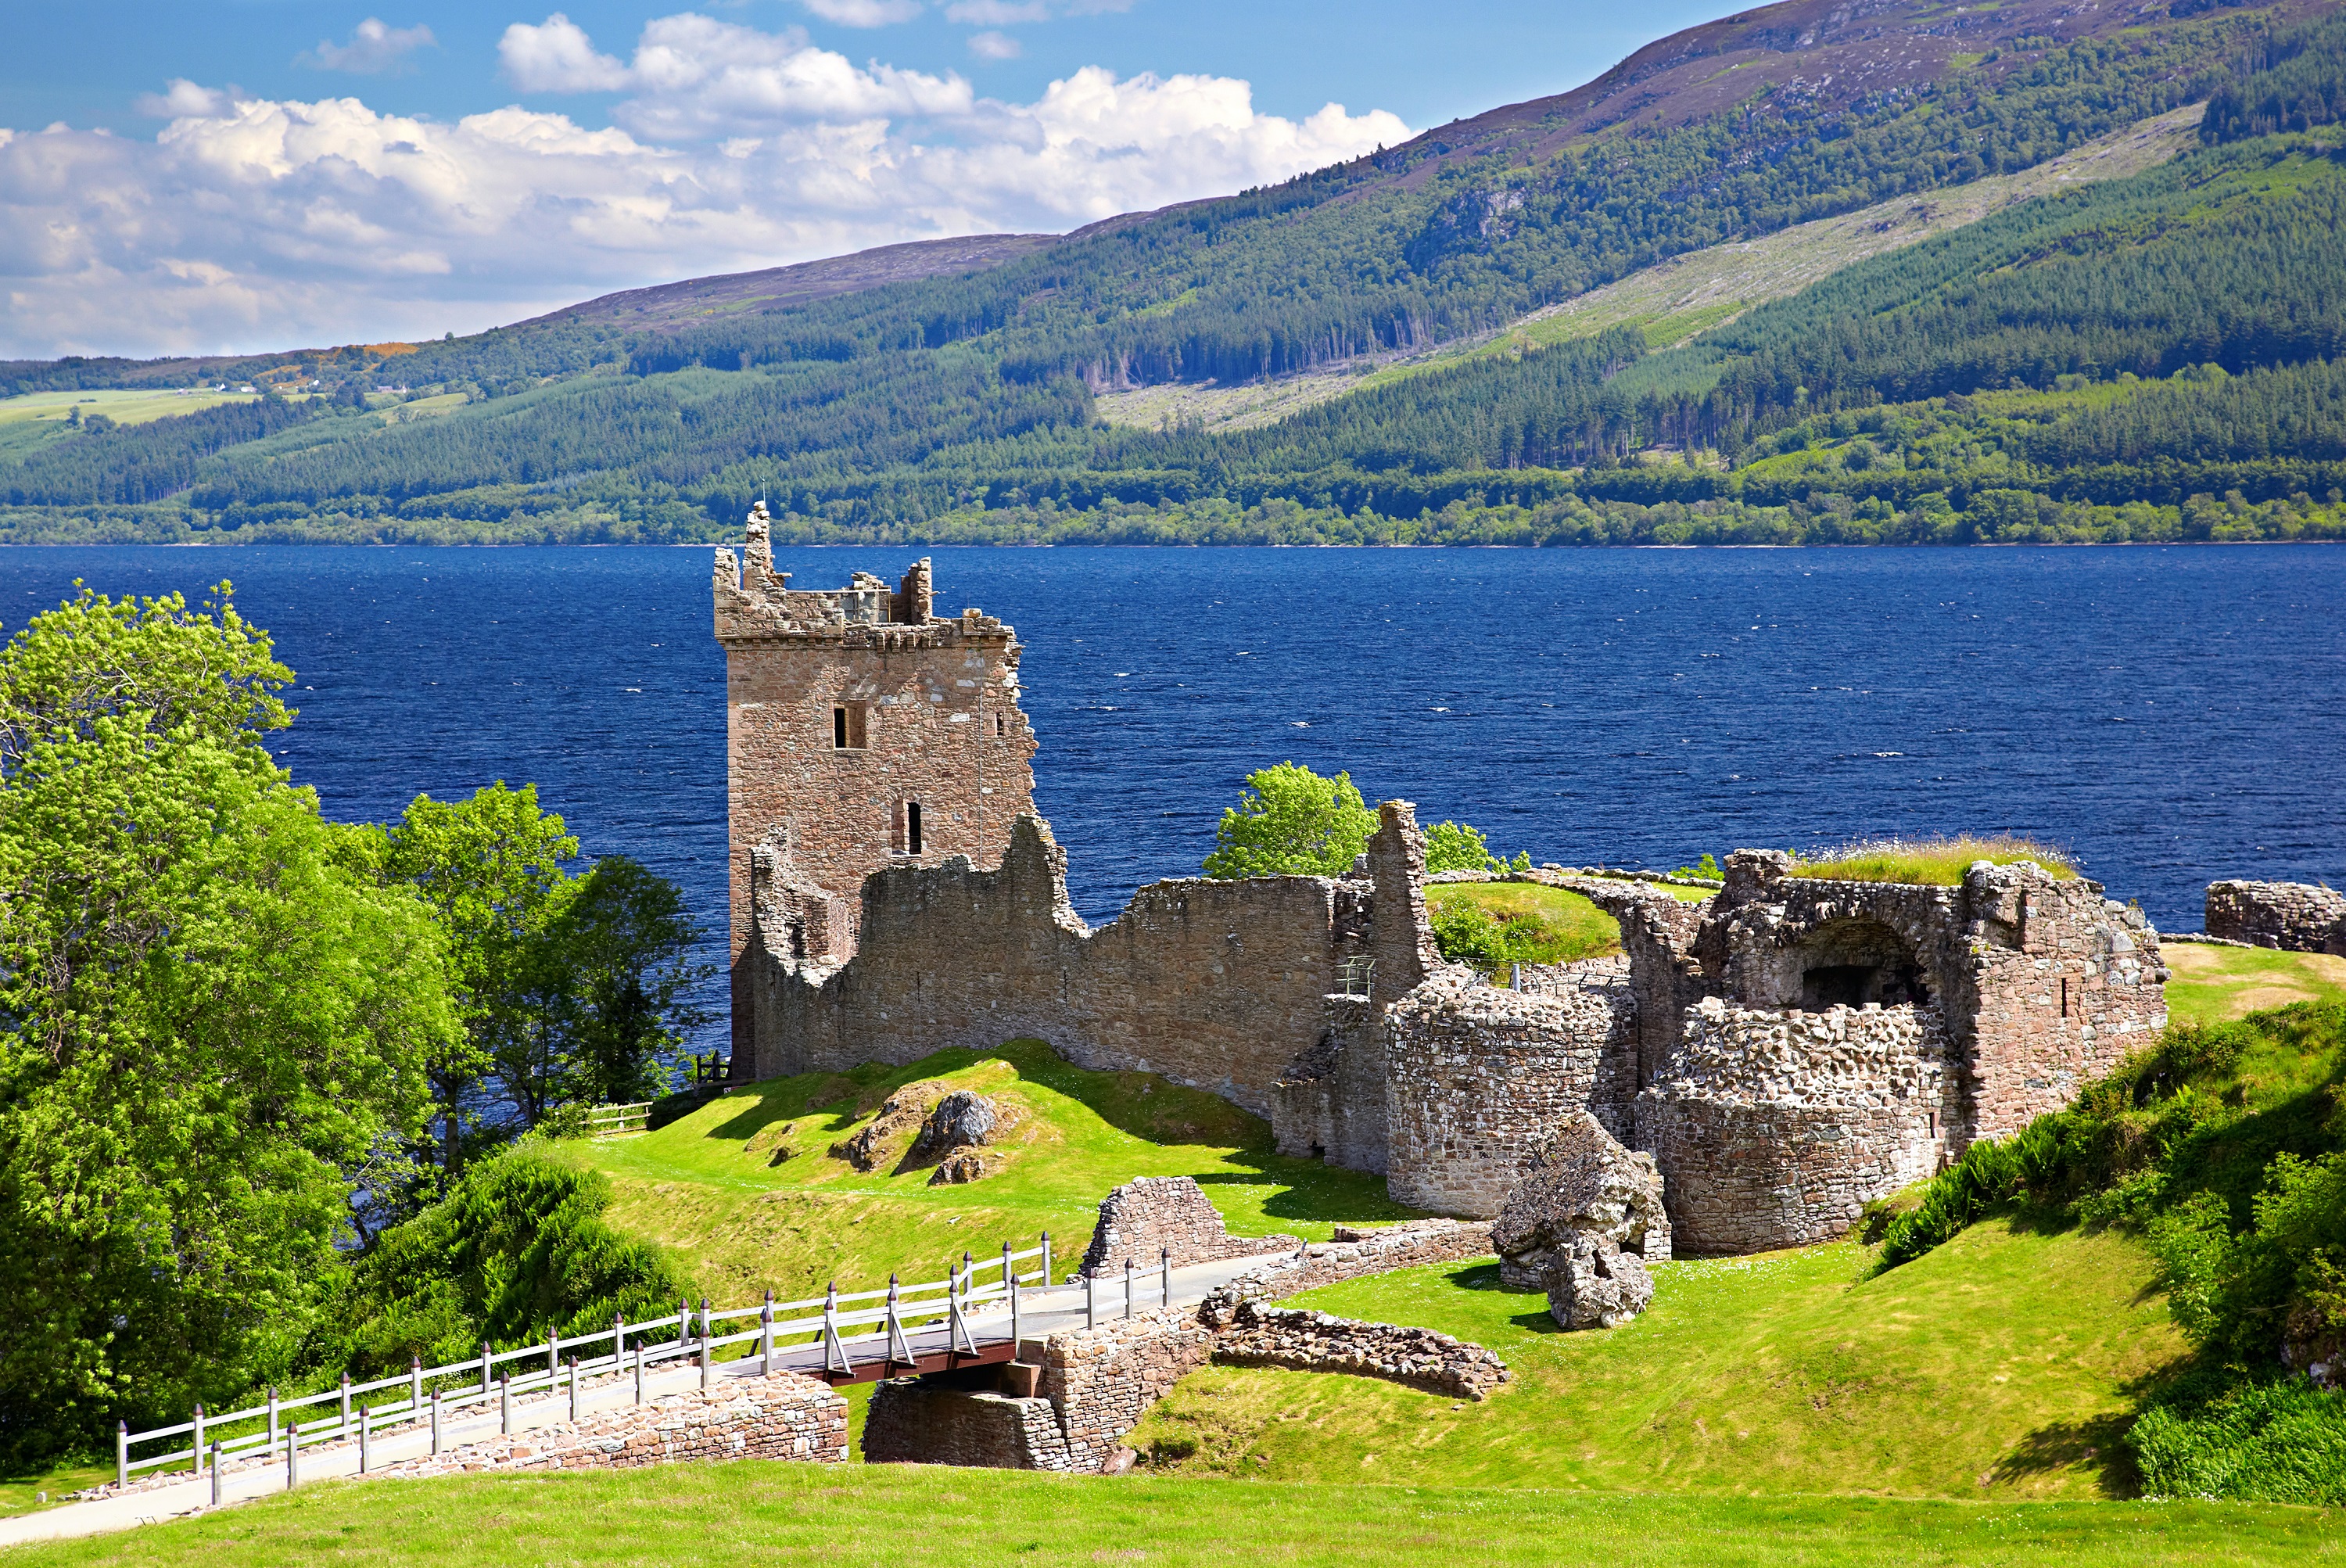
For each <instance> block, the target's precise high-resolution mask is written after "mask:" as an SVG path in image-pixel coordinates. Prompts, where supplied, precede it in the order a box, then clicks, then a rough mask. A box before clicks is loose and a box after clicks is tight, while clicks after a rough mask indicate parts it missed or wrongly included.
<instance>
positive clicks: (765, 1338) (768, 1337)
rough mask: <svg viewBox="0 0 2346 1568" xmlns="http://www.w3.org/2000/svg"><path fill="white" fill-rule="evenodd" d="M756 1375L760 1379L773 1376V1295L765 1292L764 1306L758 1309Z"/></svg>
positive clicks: (770, 1292)
mask: <svg viewBox="0 0 2346 1568" xmlns="http://www.w3.org/2000/svg"><path fill="white" fill-rule="evenodd" d="M758 1373H759V1376H760V1377H766V1378H770V1377H772V1376H773V1375H774V1293H773V1292H772V1291H770V1290H769V1291H767V1292H766V1304H765V1305H764V1306H763V1307H761V1308H759V1309H758Z"/></svg>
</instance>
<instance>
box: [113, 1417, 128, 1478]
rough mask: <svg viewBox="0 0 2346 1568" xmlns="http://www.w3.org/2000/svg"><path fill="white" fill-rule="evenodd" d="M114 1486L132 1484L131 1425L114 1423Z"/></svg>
mask: <svg viewBox="0 0 2346 1568" xmlns="http://www.w3.org/2000/svg"><path fill="white" fill-rule="evenodd" d="M114 1484H115V1485H117V1486H128V1485H129V1484H130V1423H129V1422H128V1421H117V1422H115V1423H114Z"/></svg>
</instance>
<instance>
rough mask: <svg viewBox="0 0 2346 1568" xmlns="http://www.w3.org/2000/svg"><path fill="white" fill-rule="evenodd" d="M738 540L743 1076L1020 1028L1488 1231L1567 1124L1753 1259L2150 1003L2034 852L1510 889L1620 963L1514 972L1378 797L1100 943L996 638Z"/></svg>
mask: <svg viewBox="0 0 2346 1568" xmlns="http://www.w3.org/2000/svg"><path fill="white" fill-rule="evenodd" d="M746 555H747V559H746V561H745V562H743V563H741V564H739V565H737V564H736V562H735V560H734V557H733V555H732V553H731V552H730V551H729V550H720V551H719V552H718V564H717V583H716V596H717V626H718V636H719V640H720V641H721V642H722V643H723V644H724V646H725V649H726V656H727V666H728V707H729V759H730V763H731V812H732V866H733V882H732V899H733V904H732V921H733V982H734V990H733V998H734V1003H733V1008H734V1011H733V1028H734V1050H733V1058H732V1069H731V1075H732V1077H733V1079H734V1080H735V1081H737V1082H749V1081H752V1080H755V1079H760V1078H768V1077H774V1076H779V1075H782V1074H798V1073H806V1072H813V1071H819V1070H821V1071H842V1070H845V1069H847V1068H851V1067H854V1066H857V1065H860V1064H864V1063H869V1062H883V1063H888V1064H896V1065H902V1064H907V1063H911V1062H913V1061H917V1060H918V1059H920V1058H921V1057H923V1056H925V1055H928V1054H931V1053H933V1052H935V1051H938V1050H941V1049H943V1048H946V1047H950V1046H961V1047H967V1048H971V1049H975V1050H990V1049H993V1048H994V1047H995V1046H998V1045H1000V1044H1002V1043H1003V1042H1005V1041H1007V1040H1012V1039H1018V1038H1029V1037H1031V1038H1037V1039H1041V1040H1044V1041H1045V1042H1047V1043H1049V1044H1051V1045H1052V1046H1053V1047H1054V1048H1055V1049H1056V1050H1057V1051H1058V1052H1059V1053H1060V1054H1062V1055H1064V1056H1066V1058H1067V1059H1068V1060H1070V1061H1071V1062H1074V1063H1075V1064H1077V1065H1078V1066H1082V1067H1086V1068H1089V1069H1092V1070H1096V1071H1117V1070H1133V1071H1144V1072H1153V1073H1157V1074H1162V1075H1164V1076H1165V1077H1168V1078H1170V1079H1172V1080H1174V1081H1175V1082H1178V1083H1180V1084H1187V1085H1189V1086H1191V1087H1195V1088H1199V1089H1205V1090H1208V1091H1210V1092H1212V1093H1215V1094H1219V1095H1222V1096H1224V1097H1225V1098H1227V1099H1229V1100H1230V1101H1232V1102H1234V1103H1235V1104H1237V1105H1240V1106H1242V1107H1244V1108H1245V1109H1247V1110H1249V1111H1251V1112H1253V1113H1255V1114H1256V1115H1260V1116H1263V1117H1264V1118H1266V1119H1267V1120H1269V1121H1270V1123H1271V1125H1272V1127H1273V1130H1274V1133H1275V1135H1276V1136H1277V1139H1278V1145H1279V1147H1280V1152H1282V1153H1286V1154H1291V1155H1297V1156H1317V1157H1320V1158H1323V1159H1326V1160H1328V1161H1330V1162H1331V1163H1333V1164H1337V1165H1341V1166H1348V1167H1350V1168H1353V1169H1359V1170H1366V1171H1373V1172H1378V1173H1381V1174H1383V1175H1384V1176H1386V1178H1387V1180H1388V1182H1389V1184H1390V1186H1391V1188H1392V1194H1393V1196H1394V1197H1395V1198H1396V1199H1398V1200H1399V1201H1401V1202H1403V1203H1407V1204H1411V1205H1413V1206H1414V1207H1421V1208H1425V1209H1430V1210H1433V1211H1436V1212H1441V1213H1447V1214H1456V1215H1464V1216H1470V1217H1491V1216H1494V1215H1495V1214H1497V1212H1498V1211H1499V1208H1500V1207H1501V1205H1502V1203H1503V1202H1504V1201H1505V1196H1506V1193H1507V1190H1508V1188H1509V1187H1510V1186H1512V1185H1513V1183H1514V1181H1515V1177H1516V1176H1517V1174H1518V1173H1519V1172H1520V1171H1521V1169H1522V1168H1523V1166H1524V1165H1525V1162H1526V1160H1527V1159H1529V1158H1530V1157H1532V1156H1534V1155H1535V1154H1536V1153H1537V1151H1538V1150H1539V1149H1540V1148H1541V1147H1542V1146H1543V1145H1544V1140H1545V1138H1546V1137H1547V1136H1549V1135H1552V1133H1553V1132H1554V1130H1555V1129H1556V1127H1557V1126H1558V1125H1560V1124H1561V1123H1562V1122H1563V1121H1564V1119H1566V1117H1568V1116H1570V1115H1573V1114H1575V1113H1576V1112H1579V1111H1584V1110H1585V1111H1586V1112H1588V1113H1589V1114H1590V1115H1594V1116H1595V1117H1596V1119H1597V1120H1598V1121H1599V1122H1600V1123H1601V1124H1602V1125H1604V1126H1605V1128H1606V1129H1607V1131H1608V1132H1610V1133H1612V1134H1613V1135H1614V1136H1616V1137H1617V1138H1618V1139H1619V1140H1620V1141H1621V1142H1622V1143H1624V1144H1626V1145H1628V1146H1630V1147H1631V1148H1634V1149H1637V1150H1641V1151H1645V1152H1648V1153H1651V1154H1652V1155H1653V1156H1654V1158H1655V1162H1656V1164H1657V1166H1658V1168H1659V1170H1660V1172H1661V1175H1662V1177H1663V1183H1664V1196H1665V1202H1666V1204H1667V1206H1668V1211H1669V1216H1670V1225H1671V1231H1672V1234H1673V1237H1674V1240H1675V1244H1676V1246H1677V1247H1678V1248H1679V1249H1680V1250H1682V1251H1688V1252H1695V1253H1736V1252H1749V1251H1759V1250H1764V1249H1768V1248H1772V1247H1790V1246H1799V1245H1805V1244H1807V1243H1810V1242H1815V1241H1821V1240H1827V1239H1830V1238H1831V1237H1836V1236H1839V1235H1841V1233H1842V1232H1843V1231H1845V1230H1846V1229H1847V1228H1848V1227H1849V1226H1850V1225H1851V1222H1852V1221H1854V1220H1855V1219H1856V1218H1857V1217H1858V1213H1859V1210H1860V1207H1862V1205H1863V1204H1864V1203H1866V1202H1867V1201H1869V1200H1871V1199H1873V1198H1876V1197H1880V1196H1886V1195H1888V1194H1889V1193H1892V1192H1894V1191H1896V1190H1898V1189H1899V1188H1900V1187H1902V1186H1906V1185H1908V1184H1909V1183H1911V1182H1913V1181H1915V1180H1917V1179H1919V1178H1921V1177H1923V1176H1929V1175H1930V1174H1931V1173H1932V1172H1933V1170H1935V1169H1937V1168H1939V1166H1940V1165H1941V1164H1942V1163H1943V1162H1944V1161H1946V1160H1948V1159H1951V1158H1954V1157H1958V1156H1961V1154H1962V1152H1963V1150H1964V1147H1965V1146H1966V1145H1968V1144H1969V1143H1971V1142H1972V1141H1973V1140H1974V1139H1976V1138H1982V1137H2002V1136H2005V1135H2009V1134H2011V1133H2014V1132H2016V1131H2017V1130H2018V1129H2019V1128H2020V1127H2022V1126H2024V1125H2026V1123H2027V1122H2028V1120H2029V1119H2030V1118H2031V1117H2032V1116H2035V1115H2038V1114H2040V1113H2042V1112H2045V1111H2048V1110H2053V1109H2056V1108H2058V1107H2060V1106H2062V1105H2066V1104H2068V1103H2069V1102H2070V1100H2071V1099H2073V1098H2074V1097H2075V1095H2076V1093H2077V1091H2078V1089H2079V1088H2080V1087H2081V1086H2082V1085H2083V1084H2085V1083H2086V1082H2087V1081H2088V1080H2090V1079H2091V1078H2093V1077H2095V1076H2096V1075H2098V1074H2102V1073H2104V1072H2106V1071H2107V1070H2108V1069H2109V1068H2111V1067H2113V1066H2115V1065H2116V1064H2117V1061H2118V1060H2119V1058H2120V1057H2121V1055H2123V1054H2124V1053H2125V1052H2126V1051H2127V1050H2128V1049H2130V1048H2131V1047H2132V1046H2133V1044H2135V1043H2136V1042H2137V1040H2140V1039H2142V1038H2144V1037H2146V1036H2147V1033H2149V1032H2151V1031H2155V1030H2157V1029H2158V1028H2159V1027H2161V1026H2162V1025H2163V1024H2164V1023H2165V1022H2166V1007H2165V1000H2164V989H2163V988H2164V983H2165V981H2166V978H2167V974H2166V970H2165V968H2164V967H2163V965H2162V964H2161V963H2160V961H2159V954H2158V944H2157V933H2156V932H2153V931H2152V930H2151V929H2150V927H2149V925H2148V924H2147V921H2144V919H2143V918H2142V915H2141V914H2140V912H2139V911H2135V910H2132V909H2129V908H2127V907H2126V906H2124V905H2121V904H2118V903H2116V902H2114V901H2109V900H2107V899H2106V898H2105V897H2104V895H2103V891H2102V889H2101V887H2100V886H2099V885H2098V884H2096V883H2095V882H2091V881H2086V880H2084V879H2082V878H2056V877H2055V875H2054V874H2052V873H2051V872H2049V871H2045V870H2044V869H2042V868H2040V867H2037V866H2035V865H2033V864H2029V863H2025V862H2024V863H2022V864H2019V865H2013V866H1996V865H1991V864H1989V863H1987V862H1984V861H1982V862H1979V863H1976V864H1974V866H1972V867H1971V869H1970V870H1969V871H1968V872H1967V873H1966V875H1965V876H1964V881H1963V882H1962V884H1961V885H1960V886H1957V887H1927V886H1913V885H1906V884H1893V883H1882V882H1865V881H1835V880H1827V879H1820V878H1814V877H1809V876H1802V875H1795V874H1794V865H1793V862H1792V860H1791V859H1790V857H1789V856H1786V855H1782V854H1780V853H1775V852H1771V851H1762V850H1743V851H1739V852H1737V853H1736V854H1734V855H1731V856H1729V860H1728V865H1727V877H1726V882H1725V886H1724V887H1723V888H1721V889H1720V890H1719V891H1718V893H1717V894H1716V895H1715V896H1713V897H1709V898H1707V899H1705V900H1703V901H1700V902H1684V901H1679V900H1678V899H1677V898H1674V897H1672V896H1671V895H1670V894H1669V893H1668V891H1663V890H1661V889H1658V888H1656V887H1654V886H1651V885H1650V884H1647V883H1640V882H1636V881H1614V880H1608V879H1597V878H1585V877H1579V876H1573V875H1566V874H1563V873H1560V872H1556V871H1543V872H1535V873H1530V874H1531V875H1532V876H1534V877H1535V878H1537V879H1539V880H1543V881H1551V882H1554V883H1556V884H1558V885H1562V886H1566V887H1568V888H1571V889H1573V890H1574V891H1578V892H1581V893H1583V894H1585V895H1586V896H1587V897H1589V898H1590V899H1591V900H1593V901H1596V903H1597V904H1598V905H1599V906H1600V907H1601V908H1603V909H1605V910H1606V911H1607V912H1608V913H1610V914H1612V915H1613V916H1614V917H1615V918H1616V919H1617V921H1619V924H1620V927H1621V932H1622V946H1623V949H1624V952H1623V955H1622V956H1620V957H1616V958H1609V959H1600V960H1595V961H1591V962H1587V963H1584V964H1576V965H1567V966H1559V967H1558V968H1557V969H1556V970H1555V971H1554V972H1549V973H1546V974H1543V975H1540V976H1537V977H1535V985H1534V986H1533V987H1532V988H1529V989H1500V988H1498V987H1495V986H1493V985H1491V984H1489V983H1485V982H1484V980H1483V979H1482V977H1480V976H1479V975H1477V974H1475V973H1474V972H1471V971H1469V970H1467V969H1465V968H1464V967H1463V966H1459V965H1454V964H1451V963H1447V962H1444V961H1443V959H1442V957H1441V954H1440V952H1439V950H1438V948H1437V947H1436V945H1435V942H1434V940H1433V929H1432V925H1431V922H1430V921H1429V920H1428V918H1427V915H1426V908H1425V898H1424V884H1425V853H1424V841H1423V837H1422V836H1421V835H1420V833H1419V831H1418V829H1417V825H1416V820H1415V813H1414V809H1413V807H1412V806H1411V805H1410V804H1409V803H1408V802H1406V801H1399V800H1395V801H1387V802H1385V803H1384V805H1383V806H1382V808H1380V811H1379V826H1378V829H1377V831H1376V833H1375V835H1374V836H1373V837H1372V840H1371V841H1370V845H1369V849H1368V851H1367V853H1366V854H1365V855H1363V856H1362V860H1361V861H1360V862H1359V863H1358V864H1357V865H1356V866H1355V867H1354V868H1353V870H1352V872H1351V873H1350V874H1348V875H1346V876H1342V877H1308V876H1281V877H1255V878H1247V879H1242V880H1236V881H1213V880H1209V879H1206V878H1179V879H1173V880H1168V881H1159V882H1156V883H1153V884H1151V885H1150V886H1148V887H1145V888H1143V889H1141V890H1140V891H1138V892H1137V893H1136V894H1134V896H1133V898H1132V900H1131V901H1130V903H1129V904H1127V907H1126V909H1125V910H1124V911H1123V913H1122V914H1121V915H1119V916H1118V917H1117V919H1116V920H1115V921H1112V922H1110V923H1109V924H1107V925H1106V926H1103V927H1100V928H1098V929H1094V928H1092V927H1090V926H1089V925H1087V924H1086V922H1085V921H1083V920H1082V919H1081V918H1080V917H1079V916H1078V915H1077V914H1076V912H1075V911H1074V909H1073V907H1072V906H1071V905H1070V903H1069V902H1068V900H1067V894H1066V857H1065V855H1064V853H1063V852H1062V851H1061V850H1060V849H1059V848H1058V846H1057V845H1056V843H1055V842H1054V841H1053V840H1052V838H1051V834H1050V830H1049V828H1048V827H1047V826H1046V825H1045V823H1044V822H1043V820H1041V818H1040V817H1039V816H1037V815H1035V812H1034V809H1033V774H1032V769H1031V766H1030V759H1032V757H1033V755H1034V751H1035V740H1034V738H1033V736H1032V733H1031V731H1029V729H1028V728H1027V727H1026V724H1025V719H1024V718H1023V716H1022V715H1020V713H1019V711H1018V708H1017V677H1016V671H1017V654H1018V644H1017V641H1016V638H1015V635H1014V634H1013V632H1012V629H1011V628H1010V627H1008V626H1005V625H1003V624H1002V623H1001V622H1000V621H998V620H996V619H994V618H993V617H991V616H984V615H982V614H981V613H979V612H978V611H976V610H968V611H964V614H963V616H961V618H960V619H959V620H939V619H936V618H935V617H934V616H933V615H932V614H931V613H930V608H929V595H930V584H929V575H928V564H927V563H926V562H925V561H924V562H922V563H920V564H918V565H915V566H914V567H913V570H912V571H911V572H910V573H908V574H907V575H906V576H905V577H904V579H903V585H901V586H900V587H899V588H897V589H895V590H890V589H889V588H888V587H887V585H886V584H884V583H883V582H882V581H880V580H879V579H877V578H867V577H864V576H862V575H860V574H859V575H858V576H857V577H856V579H855V580H854V582H853V584H852V585H850V586H849V587H848V588H847V589H844V590H841V591H839V592H835V593H804V592H792V591H790V589H789V588H788V585H787V579H786V578H782V577H779V576H777V575H775V574H774V573H773V569H772V559H771V553H770V549H769V547H768V545H767V540H766V533H765V523H764V517H763V514H762V513H761V512H760V513H753V514H752V515H751V518H750V544H749V548H748V550H747V552H746ZM981 779H982V780H983V782H981ZM913 807H917V808H918V809H919V812H918V815H917V816H913V815H912V812H911V809H912V808H913ZM915 822H917V823H918V824H919V826H918V829H917V830H914V829H913V827H912V824H913V823H915Z"/></svg>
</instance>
